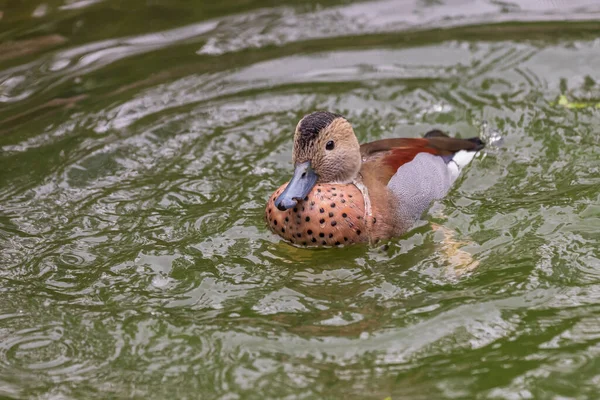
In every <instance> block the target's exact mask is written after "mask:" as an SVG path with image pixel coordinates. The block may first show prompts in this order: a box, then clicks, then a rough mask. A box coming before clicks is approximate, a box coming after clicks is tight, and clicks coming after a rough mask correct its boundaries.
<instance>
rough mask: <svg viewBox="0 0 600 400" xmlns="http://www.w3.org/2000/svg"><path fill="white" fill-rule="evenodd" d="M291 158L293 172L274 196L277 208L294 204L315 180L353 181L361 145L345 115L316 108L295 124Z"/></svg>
mask: <svg viewBox="0 0 600 400" xmlns="http://www.w3.org/2000/svg"><path fill="white" fill-rule="evenodd" d="M292 160H293V162H294V175H293V176H292V179H291V180H290V182H289V184H288V185H287V187H286V188H285V190H284V191H283V192H282V193H281V194H280V195H279V196H278V197H277V199H275V206H276V207H277V208H278V209H279V210H280V211H285V210H288V209H290V208H292V207H294V206H296V204H298V201H301V200H303V199H304V198H305V197H306V196H307V195H308V194H309V193H310V191H311V190H312V188H313V187H314V186H315V185H316V184H317V183H350V182H352V181H353V180H354V179H355V178H356V176H357V175H358V172H359V170H360V166H361V155H360V145H359V144H358V140H357V139H356V135H355V134H354V130H353V129H352V125H350V123H349V122H348V121H347V120H346V119H345V118H344V117H342V116H341V115H338V114H333V113H330V112H327V111H317V112H313V113H311V114H308V115H306V116H305V117H304V118H302V119H301V120H300V122H299V123H298V125H297V126H296V132H295V133H294V150H293V158H292Z"/></svg>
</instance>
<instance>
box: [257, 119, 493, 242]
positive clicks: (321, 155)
mask: <svg viewBox="0 0 600 400" xmlns="http://www.w3.org/2000/svg"><path fill="white" fill-rule="evenodd" d="M484 147H485V143H484V142H483V141H482V140H481V139H480V138H479V137H472V138H468V139H461V138H456V137H450V136H448V135H447V134H446V133H444V132H442V131H441V130H438V129H434V130H431V131H429V132H427V133H426V134H425V135H424V136H423V137H418V138H391V139H380V140H376V141H372V142H368V143H364V144H362V145H361V144H359V142H358V139H357V137H356V134H355V133H354V130H353V128H352V125H351V123H350V122H349V121H348V120H347V119H346V118H345V117H343V116H342V115H340V114H336V113H333V112H329V111H315V112H312V113H310V114H308V115H306V116H304V117H303V118H302V119H301V120H300V121H299V122H298V124H297V126H296V129H295V132H294V142H293V150H292V162H293V165H294V171H293V174H292V177H291V179H290V180H289V181H288V182H285V183H284V184H282V185H281V186H280V187H279V188H278V189H276V190H275V191H274V192H273V194H272V195H271V196H270V197H269V199H268V201H267V204H266V207H265V211H264V218H265V221H266V224H267V226H268V228H269V229H270V230H271V231H272V232H273V233H274V234H276V235H278V236H279V237H281V238H282V239H283V240H284V241H286V242H288V243H290V244H292V245H296V246H300V247H334V246H346V245H351V244H357V243H368V244H376V243H379V242H380V241H382V240H388V239H392V238H394V237H399V236H401V235H403V234H405V233H406V232H408V231H409V230H410V229H411V228H412V227H413V226H414V225H415V224H416V222H417V221H418V220H420V218H421V217H422V215H423V213H424V212H425V211H426V210H427V209H428V208H429V207H430V206H431V204H432V203H433V201H435V200H440V199H442V198H444V197H445V195H446V194H447V193H448V191H449V190H450V188H451V187H452V184H453V183H454V182H455V181H456V179H457V178H458V176H459V174H460V172H461V171H462V170H463V169H464V167H465V166H466V165H468V164H469V163H470V162H471V160H472V159H473V158H474V156H475V155H476V154H477V152H479V151H480V150H482V149H483V148H484Z"/></svg>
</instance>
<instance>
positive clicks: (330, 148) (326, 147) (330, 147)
mask: <svg viewBox="0 0 600 400" xmlns="http://www.w3.org/2000/svg"><path fill="white" fill-rule="evenodd" d="M333 146H334V143H333V140H330V141H329V142H327V144H326V145H325V149H326V150H333Z"/></svg>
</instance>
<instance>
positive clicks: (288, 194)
mask: <svg viewBox="0 0 600 400" xmlns="http://www.w3.org/2000/svg"><path fill="white" fill-rule="evenodd" d="M318 178H319V177H318V176H317V174H316V173H315V171H313V169H312V168H311V166H310V161H306V162H303V163H297V164H296V168H295V169H294V176H293V177H292V180H291V181H290V183H288V185H287V187H286V188H285V190H284V191H283V193H281V194H280V195H279V197H277V199H275V207H277V208H278V209H279V210H280V211H285V210H288V209H290V208H292V207H295V206H296V204H298V202H299V201H301V200H302V199H304V198H305V197H306V196H307V195H308V194H309V193H310V191H311V190H312V188H313V187H314V186H315V184H316V183H317V179H318Z"/></svg>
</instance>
